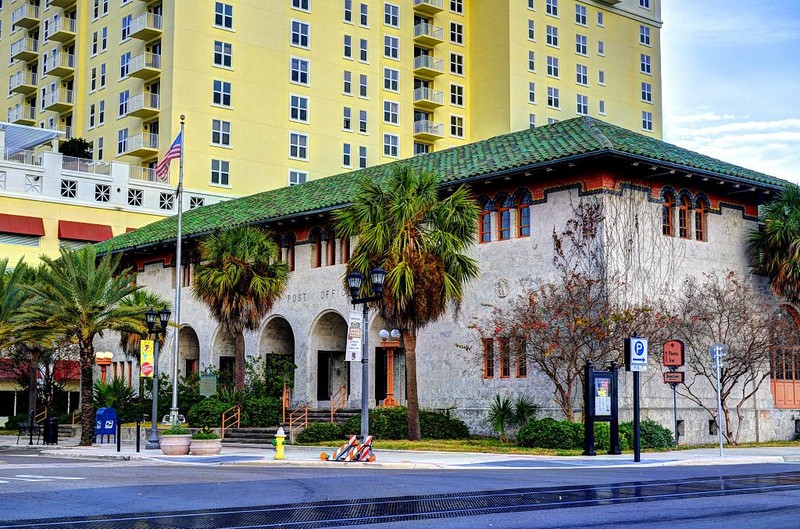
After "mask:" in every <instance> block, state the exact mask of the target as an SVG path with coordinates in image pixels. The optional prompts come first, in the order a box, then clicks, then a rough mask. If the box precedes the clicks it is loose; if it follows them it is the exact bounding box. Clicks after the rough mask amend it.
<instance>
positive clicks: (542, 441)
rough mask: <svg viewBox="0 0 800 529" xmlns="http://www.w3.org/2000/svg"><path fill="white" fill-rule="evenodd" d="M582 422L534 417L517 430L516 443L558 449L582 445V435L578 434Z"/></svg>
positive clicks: (569, 448) (574, 447) (568, 448)
mask: <svg viewBox="0 0 800 529" xmlns="http://www.w3.org/2000/svg"><path fill="white" fill-rule="evenodd" d="M575 425H577V426H578V427H581V428H582V426H583V425H582V424H579V423H573V422H570V421H567V420H564V421H557V420H555V419H551V418H549V417H547V418H544V419H538V420H537V419H534V420H532V421H528V424H526V425H525V426H523V427H522V428H520V429H519V432H517V443H518V444H519V445H520V446H529V447H536V448H551V449H559V450H571V449H576V448H580V447H581V446H583V435H582V434H580V435H579V434H578V432H579V431H582V429H581V430H579V429H578V428H576V426H575Z"/></svg>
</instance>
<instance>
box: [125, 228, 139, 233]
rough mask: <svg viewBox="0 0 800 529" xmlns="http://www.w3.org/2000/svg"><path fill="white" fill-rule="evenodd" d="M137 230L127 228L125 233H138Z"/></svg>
mask: <svg viewBox="0 0 800 529" xmlns="http://www.w3.org/2000/svg"><path fill="white" fill-rule="evenodd" d="M136 230H137V228H125V233H130V232H132V231H136Z"/></svg>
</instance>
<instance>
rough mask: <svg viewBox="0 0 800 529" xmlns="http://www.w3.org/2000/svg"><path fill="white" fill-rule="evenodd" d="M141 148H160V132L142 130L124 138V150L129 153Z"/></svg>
mask: <svg viewBox="0 0 800 529" xmlns="http://www.w3.org/2000/svg"><path fill="white" fill-rule="evenodd" d="M139 149H158V134H150V133H149V132H140V133H139V134H134V135H133V136H128V137H127V138H125V139H124V140H122V152H124V153H128V152H132V151H138V150H139Z"/></svg>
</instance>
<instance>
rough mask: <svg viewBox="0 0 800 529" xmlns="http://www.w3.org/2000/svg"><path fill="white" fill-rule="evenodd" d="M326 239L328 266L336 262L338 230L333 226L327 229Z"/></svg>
mask: <svg viewBox="0 0 800 529" xmlns="http://www.w3.org/2000/svg"><path fill="white" fill-rule="evenodd" d="M325 240H326V241H327V242H328V262H327V265H328V266H332V265H335V264H336V231H335V230H334V229H333V226H328V228H327V229H326V230H325Z"/></svg>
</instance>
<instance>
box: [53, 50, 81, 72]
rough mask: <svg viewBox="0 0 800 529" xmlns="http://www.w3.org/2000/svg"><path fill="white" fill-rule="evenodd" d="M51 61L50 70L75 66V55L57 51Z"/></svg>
mask: <svg viewBox="0 0 800 529" xmlns="http://www.w3.org/2000/svg"><path fill="white" fill-rule="evenodd" d="M50 61H51V62H50V65H49V66H48V68H47V69H48V70H55V69H56V68H61V67H66V68H75V56H74V55H73V54H71V53H61V52H59V53H56V54H55V55H53V56H52V57H51V58H50Z"/></svg>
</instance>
